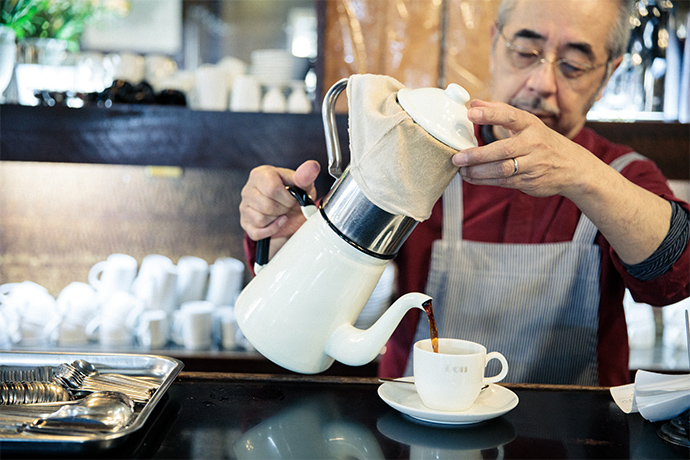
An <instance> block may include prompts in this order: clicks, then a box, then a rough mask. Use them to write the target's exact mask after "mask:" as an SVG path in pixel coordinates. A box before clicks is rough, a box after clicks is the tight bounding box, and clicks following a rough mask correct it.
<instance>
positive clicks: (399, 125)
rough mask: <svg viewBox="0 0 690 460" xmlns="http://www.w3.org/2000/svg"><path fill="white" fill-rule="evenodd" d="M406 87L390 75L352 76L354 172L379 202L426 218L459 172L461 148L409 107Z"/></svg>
mask: <svg viewBox="0 0 690 460" xmlns="http://www.w3.org/2000/svg"><path fill="white" fill-rule="evenodd" d="M403 87H404V86H403V85H402V84H401V83H400V82H398V81H397V80H395V79H394V78H392V77H388V76H385V75H370V74H365V75H353V76H351V77H350V79H349V81H348V85H347V97H348V106H349V130H350V173H351V174H352V177H353V178H354V180H355V182H356V183H357V185H358V186H359V188H360V190H361V191H362V193H364V196H366V197H367V199H369V201H371V202H372V203H373V204H375V205H376V206H378V207H379V208H381V209H383V210H384V211H386V212H388V213H390V214H395V215H404V216H408V217H411V218H413V219H415V220H417V221H420V222H421V221H424V220H426V219H428V218H429V216H430V215H431V210H432V208H433V206H434V203H436V201H438V199H439V198H440V197H441V195H442V194H443V191H444V190H445V189H446V187H448V184H450V181H451V180H452V179H453V177H454V176H455V174H457V172H458V168H457V167H456V166H454V165H453V163H452V162H451V156H452V155H453V154H454V153H455V152H456V150H455V149H453V148H451V147H449V146H447V145H445V144H444V143H442V142H440V141H438V140H437V139H435V138H434V137H432V136H431V135H430V134H429V133H427V132H426V131H425V130H424V129H423V128H422V127H421V126H419V125H418V124H416V123H415V122H414V121H413V120H412V118H411V117H410V115H408V114H407V112H405V110H403V108H402V107H401V106H400V105H399V104H398V102H397V99H396V94H397V92H398V90H399V89H401V88H403Z"/></svg>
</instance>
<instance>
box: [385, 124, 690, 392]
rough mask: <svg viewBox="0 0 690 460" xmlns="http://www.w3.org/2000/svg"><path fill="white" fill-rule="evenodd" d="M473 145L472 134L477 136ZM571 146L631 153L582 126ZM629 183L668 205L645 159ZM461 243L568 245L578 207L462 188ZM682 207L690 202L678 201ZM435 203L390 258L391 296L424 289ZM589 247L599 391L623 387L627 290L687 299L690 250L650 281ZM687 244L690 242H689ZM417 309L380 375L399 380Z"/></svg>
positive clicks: (659, 300)
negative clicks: (595, 264)
mask: <svg viewBox="0 0 690 460" xmlns="http://www.w3.org/2000/svg"><path fill="white" fill-rule="evenodd" d="M476 134H477V138H478V139H479V142H480V144H481V143H483V141H482V140H481V139H480V137H481V135H480V133H479V131H477V132H476ZM574 141H575V142H576V143H578V144H580V145H582V146H583V147H585V148H586V149H587V150H589V151H590V152H592V153H593V154H595V155H596V156H597V157H599V158H600V159H601V160H603V161H604V162H606V163H607V164H608V163H611V162H612V161H613V160H614V159H616V158H618V157H619V156H622V155H624V154H625V153H628V152H630V151H631V150H630V148H628V147H624V146H621V145H616V144H612V143H610V142H608V141H607V140H605V139H604V138H602V137H600V136H598V135H597V134H595V133H594V132H593V131H591V130H589V129H583V130H582V131H581V132H580V133H579V134H578V135H577V136H576V137H575V139H574ZM623 175H624V176H625V177H626V178H627V179H629V180H630V181H632V182H634V183H636V184H638V185H640V186H642V187H644V188H646V189H647V190H650V191H651V192H653V193H655V194H657V195H659V196H661V197H663V198H665V199H668V200H673V201H679V200H678V199H677V198H675V197H674V196H673V194H672V192H671V190H670V189H669V188H668V185H667V184H666V179H665V178H664V176H663V175H662V173H661V171H660V170H659V169H658V168H657V167H656V165H654V164H653V163H652V162H649V161H636V162H633V163H631V164H630V165H628V166H627V167H626V168H625V169H624V170H623ZM463 200H464V222H463V228H462V232H463V238H465V239H467V240H472V241H480V242H490V243H521V244H530V243H535V244H536V243H555V242H563V241H571V240H572V238H573V234H574V233H575V228H576V226H577V222H578V220H579V218H580V215H581V212H580V210H579V209H578V208H577V207H576V206H575V205H574V204H573V202H572V201H570V200H568V199H567V198H563V197H561V196H553V197H547V198H538V197H532V196H529V195H527V194H524V193H522V192H520V191H518V190H513V189H504V188H500V187H490V186H477V185H471V184H468V183H466V182H465V183H463ZM681 203H682V202H681ZM682 206H683V208H684V209H686V210H690V205H688V204H687V203H682ZM442 210H443V206H442V203H441V200H439V202H437V203H436V205H435V206H434V209H433V211H432V214H431V217H430V218H429V219H428V220H426V221H424V222H421V223H420V224H418V225H417V227H416V228H415V230H414V231H413V232H412V234H411V235H410V236H409V238H408V239H407V241H406V242H405V244H404V245H403V247H402V249H401V250H400V253H399V254H398V256H397V257H396V259H395V262H396V264H397V265H398V294H399V295H402V294H405V293H407V292H414V291H419V292H424V290H425V287H426V281H427V276H428V272H429V265H430V259H431V246H432V243H433V241H434V240H436V239H440V238H441V227H442V222H443V215H442ZM595 243H596V244H597V245H599V247H600V248H601V271H600V289H601V297H600V303H599V343H598V370H599V380H600V383H601V384H602V385H604V386H613V385H621V384H624V383H628V382H629V380H630V374H629V369H628V358H629V346H628V335H627V326H626V323H625V314H624V311H623V296H624V294H625V288H626V287H627V288H628V289H629V290H630V291H631V293H632V295H633V298H634V299H635V300H637V301H639V302H645V303H649V304H651V305H657V306H658V305H668V304H670V303H674V302H677V301H680V300H682V299H683V298H685V297H688V296H689V295H690V286H689V283H690V252H689V251H690V247H686V248H685V251H684V252H683V255H682V256H681V258H680V259H679V261H678V262H676V264H675V265H674V266H673V267H672V268H671V269H670V270H669V271H668V272H666V273H665V274H664V275H662V276H660V277H659V278H657V279H654V280H651V281H646V282H643V281H639V280H637V279H635V278H633V277H631V276H630V275H629V274H628V273H627V272H626V271H625V269H624V268H623V267H622V266H621V263H620V260H619V259H618V257H617V256H616V254H615V253H614V252H613V249H612V248H611V246H610V245H609V243H608V242H607V241H606V240H605V239H604V238H603V237H602V236H601V234H597V237H596V240H595ZM689 246H690V245H689ZM418 318H419V311H418V310H414V311H410V312H409V313H408V314H407V315H406V316H405V318H404V319H403V321H402V322H401V324H400V326H399V327H398V328H397V330H396V331H395V333H394V334H393V336H392V337H391V340H390V341H389V342H388V345H387V347H386V352H385V353H384V354H383V356H382V357H381V361H380V365H379V375H381V376H385V377H399V376H401V375H402V373H403V372H404V370H405V367H406V364H407V358H408V355H409V351H410V348H411V346H412V341H413V339H414V333H415V331H416V328H417V321H418Z"/></svg>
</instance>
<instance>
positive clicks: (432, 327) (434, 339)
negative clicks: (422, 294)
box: [422, 299, 438, 353]
mask: <svg viewBox="0 0 690 460" xmlns="http://www.w3.org/2000/svg"><path fill="white" fill-rule="evenodd" d="M422 307H423V308H424V311H425V312H426V316H428V317H429V335H430V336H431V348H433V350H434V353H438V328H437V327H436V319H435V318H434V308H433V306H432V305H431V299H429V300H427V301H426V302H424V303H423V304H422Z"/></svg>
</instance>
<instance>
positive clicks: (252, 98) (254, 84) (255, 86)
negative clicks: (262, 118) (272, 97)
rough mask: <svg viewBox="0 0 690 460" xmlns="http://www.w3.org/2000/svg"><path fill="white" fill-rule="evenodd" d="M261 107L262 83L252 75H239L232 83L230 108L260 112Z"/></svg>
mask: <svg viewBox="0 0 690 460" xmlns="http://www.w3.org/2000/svg"><path fill="white" fill-rule="evenodd" d="M260 108H261V84H260V83H259V80H258V79H257V78H256V77H254V76H252V75H237V76H236V77H235V80H234V81H233V84H232V94H231V95H230V110H232V111H233V112H258V111H259V109H260Z"/></svg>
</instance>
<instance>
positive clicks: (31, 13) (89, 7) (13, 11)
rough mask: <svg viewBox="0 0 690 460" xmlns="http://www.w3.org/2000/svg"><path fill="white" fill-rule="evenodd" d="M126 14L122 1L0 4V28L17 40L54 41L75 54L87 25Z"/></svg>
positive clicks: (16, 0)
mask: <svg viewBox="0 0 690 460" xmlns="http://www.w3.org/2000/svg"><path fill="white" fill-rule="evenodd" d="M128 10H129V2H128V1H126V0H0V24H5V25H7V26H9V27H11V28H12V29H13V30H14V31H15V33H16V35H17V40H22V39H24V38H57V39H60V40H65V41H67V42H68V46H69V48H70V49H71V50H72V51H77V50H78V49H79V39H80V38H81V35H82V34H83V33H84V29H85V28H86V25H87V24H89V23H90V22H94V21H97V20H100V19H102V18H104V17H106V16H109V15H124V14H126V13H127V12H128Z"/></svg>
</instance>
